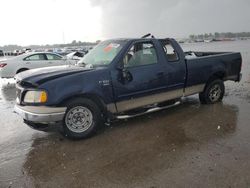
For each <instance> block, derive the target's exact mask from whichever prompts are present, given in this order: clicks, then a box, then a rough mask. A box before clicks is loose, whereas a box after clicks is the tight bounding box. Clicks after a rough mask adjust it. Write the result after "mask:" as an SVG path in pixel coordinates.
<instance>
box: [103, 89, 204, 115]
mask: <svg viewBox="0 0 250 188" xmlns="http://www.w3.org/2000/svg"><path fill="white" fill-rule="evenodd" d="M204 86H205V84H199V85H195V86H191V87H187V88H185V92H183V89H177V90H173V91H168V92H164V93H159V94H154V95H150V96H145V97H140V98H135V99H134V98H131V99H130V100H126V101H121V102H118V103H116V107H115V104H113V103H112V104H108V105H107V108H108V111H110V112H112V113H119V112H124V111H128V110H132V109H135V108H139V107H142V106H146V105H150V104H154V103H159V102H164V101H168V100H171V99H176V98H180V97H183V96H188V95H192V94H196V93H199V92H202V91H203V89H204Z"/></svg>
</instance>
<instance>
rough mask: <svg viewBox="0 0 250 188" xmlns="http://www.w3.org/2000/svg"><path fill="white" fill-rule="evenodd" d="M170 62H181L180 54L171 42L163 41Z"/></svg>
mask: <svg viewBox="0 0 250 188" xmlns="http://www.w3.org/2000/svg"><path fill="white" fill-rule="evenodd" d="M161 44H162V47H163V50H164V52H165V55H166V58H167V61H168V62H179V54H178V53H177V51H176V50H175V49H174V47H173V45H172V44H171V42H170V41H169V40H162V41H161Z"/></svg>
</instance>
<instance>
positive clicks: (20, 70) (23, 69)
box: [16, 68, 29, 74]
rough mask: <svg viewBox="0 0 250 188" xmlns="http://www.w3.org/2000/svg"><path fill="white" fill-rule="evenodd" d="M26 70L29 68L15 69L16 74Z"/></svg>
mask: <svg viewBox="0 0 250 188" xmlns="http://www.w3.org/2000/svg"><path fill="white" fill-rule="evenodd" d="M27 70H29V69H26V68H22V69H19V70H18V71H16V74H18V73H20V72H23V71H27Z"/></svg>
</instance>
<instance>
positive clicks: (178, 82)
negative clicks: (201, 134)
mask: <svg viewBox="0 0 250 188" xmlns="http://www.w3.org/2000/svg"><path fill="white" fill-rule="evenodd" d="M79 64H80V65H82V66H83V67H77V66H72V67H67V66H65V67H58V68H56V67H53V68H43V69H40V70H38V69H36V71H33V70H30V71H26V72H24V73H20V74H18V75H17V76H16V79H17V85H16V86H17V100H16V101H17V103H16V105H15V111H16V112H17V113H18V114H19V115H20V116H21V117H22V118H23V119H24V122H25V123H26V124H28V125H30V126H31V127H33V128H35V129H38V130H41V129H43V128H46V127H48V125H53V124H54V123H57V122H62V127H63V132H64V134H65V135H67V136H68V137H70V138H77V139H78V138H86V137H89V136H90V135H92V134H93V133H95V131H96V129H97V128H98V127H99V126H100V125H102V124H103V123H104V122H109V121H110V120H113V119H115V118H128V117H133V116H137V115H141V114H145V113H149V112H152V111H156V110H160V109H163V108H165V107H168V106H169V105H171V104H175V102H176V101H178V100H180V99H181V98H182V97H185V96H189V95H193V94H197V93H198V94H199V98H200V101H201V103H205V104H212V103H216V102H218V101H221V100H222V98H223V96H224V81H226V80H232V81H236V82H239V81H240V79H241V73H240V72H241V64H242V58H241V54H240V53H231V52H186V53H185V52H183V50H182V49H181V47H180V46H179V44H178V43H177V42H176V41H175V40H174V39H155V38H139V39H117V40H107V41H104V42H101V43H99V44H98V45H97V46H96V47H95V48H94V49H93V50H91V51H90V52H89V53H88V54H87V55H85V56H84V57H83V59H82V60H81V61H80V62H79Z"/></svg>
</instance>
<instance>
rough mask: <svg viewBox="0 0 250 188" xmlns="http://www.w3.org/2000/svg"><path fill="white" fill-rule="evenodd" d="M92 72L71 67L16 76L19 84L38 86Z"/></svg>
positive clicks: (33, 71)
mask: <svg viewBox="0 0 250 188" xmlns="http://www.w3.org/2000/svg"><path fill="white" fill-rule="evenodd" d="M90 70H93V68H86V67H78V66H70V65H64V66H54V67H45V68H39V69H32V70H27V71H24V72H21V73H19V74H17V75H16V76H15V79H16V80H17V83H20V82H22V83H28V84H31V85H33V86H38V85H40V84H43V83H45V82H47V81H50V80H53V79H57V78H60V77H63V76H67V75H72V74H76V73H80V72H84V71H90Z"/></svg>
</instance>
